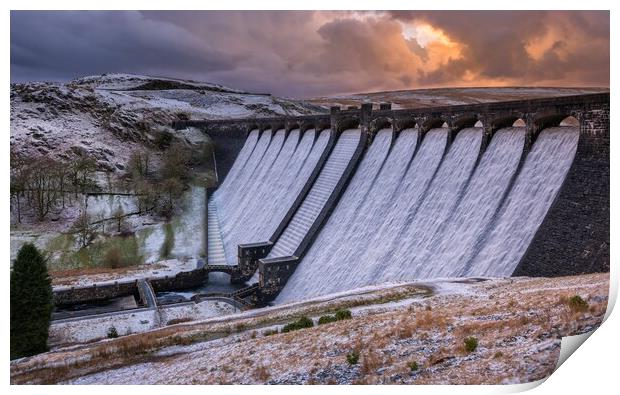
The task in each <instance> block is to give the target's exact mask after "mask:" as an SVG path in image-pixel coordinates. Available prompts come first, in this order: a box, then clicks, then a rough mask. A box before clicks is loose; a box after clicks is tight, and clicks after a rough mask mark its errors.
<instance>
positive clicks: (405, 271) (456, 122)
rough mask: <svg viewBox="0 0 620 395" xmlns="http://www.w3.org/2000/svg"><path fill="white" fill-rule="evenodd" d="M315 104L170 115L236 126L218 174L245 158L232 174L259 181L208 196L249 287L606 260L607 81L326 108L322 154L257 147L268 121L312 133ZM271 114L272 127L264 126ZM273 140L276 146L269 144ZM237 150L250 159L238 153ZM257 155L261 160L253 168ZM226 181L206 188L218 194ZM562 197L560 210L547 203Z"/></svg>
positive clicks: (298, 292)
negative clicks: (510, 94)
mask: <svg viewBox="0 0 620 395" xmlns="http://www.w3.org/2000/svg"><path fill="white" fill-rule="evenodd" d="M321 118H322V117H321V116H316V117H306V118H304V117H296V118H288V119H287V118H283V119H279V120H277V119H268V120H264V121H263V123H262V125H261V124H260V121H261V120H251V121H249V122H248V121H245V122H244V121H241V120H240V121H230V122H227V123H228V125H227V129H226V130H228V131H226V130H225V131H223V132H218V129H219V127H218V124H217V122H215V123H209V122H208V121H204V123H202V124H201V122H200V121H188V122H186V123H185V124H184V125H182V126H189V125H193V126H198V127H203V128H204V130H205V132H207V133H209V134H210V135H212V134H216V135H218V136H219V141H223V144H224V145H225V144H226V143H225V138H226V137H225V135H226V134H227V133H229V134H234V132H232V133H231V132H230V129H231V128H234V127H235V126H234V125H235V122H237V126H236V127H237V128H238V129H243V128H244V127H245V128H246V130H247V131H246V132H245V133H248V134H247V136H248V137H247V140H246V144H244V145H243V148H242V149H241V150H240V151H239V155H238V157H237V160H235V161H234V164H233V166H232V167H231V169H230V173H231V174H232V176H231V177H230V178H233V177H234V178H233V179H232V181H231V183H232V182H235V180H236V179H241V180H244V178H243V177H244V175H242V174H238V173H237V171H238V170H237V169H236V168H237V167H242V166H243V162H247V163H246V165H249V166H250V167H249V168H247V169H246V170H245V171H242V172H241V173H246V175H245V177H246V178H245V179H251V178H252V176H251V174H259V176H257V177H255V181H258V186H262V188H260V191H259V192H252V191H255V190H256V188H257V187H258V186H257V185H253V183H256V182H255V181H254V182H250V183H249V184H243V185H238V186H237V187H236V189H235V191H236V192H235V193H236V194H238V196H236V198H233V197H230V198H226V197H224V198H223V199H222V201H224V200H226V203H225V204H223V208H222V209H223V210H231V209H232V210H234V211H236V212H237V214H236V215H234V216H233V217H232V221H233V222H235V223H234V225H232V226H234V227H236V228H237V229H238V230H237V235H235V236H233V237H230V236H228V235H227V234H226V232H225V231H224V232H223V235H224V236H223V237H224V239H225V240H226V242H225V244H226V243H232V246H231V245H227V247H226V248H227V250H228V251H230V252H229V253H227V264H228V265H236V266H237V267H238V269H237V270H244V271H245V272H246V273H245V274H244V275H243V276H241V279H242V280H244V281H250V279H251V282H257V284H256V285H258V287H257V289H259V291H257V292H258V298H262V299H263V301H270V300H274V302H275V303H287V302H292V301H298V300H303V299H306V298H309V297H313V296H319V295H325V294H329V293H334V292H342V291H346V290H348V289H353V288H357V287H362V286H367V285H373V284H379V283H385V282H397V281H411V280H419V279H430V278H446V277H506V276H511V275H543V276H549V275H551V276H553V275H564V274H576V273H586V272H592V271H605V270H608V265H609V236H608V232H609V231H608V229H609V216H608V210H609V201H608V199H609V178H608V174H609V162H608V161H609V151H608V149H609V148H608V147H609V145H608V142H609V123H608V95H606V94H596V95H582V96H575V97H569V98H558V99H540V100H530V101H519V102H504V103H493V104H485V105H470V106H454V107H446V108H435V109H433V108H431V109H423V110H391V109H390V108H389V106H388V105H383V106H381V107H380V108H379V109H377V110H373V109H372V107H371V106H368V105H366V107H364V106H362V108H361V109H346V110H340V109H339V108H332V112H331V114H330V116H329V124H328V119H327V117H324V118H323V119H322V121H323V124H324V125H325V126H324V127H325V128H326V129H324V130H323V133H326V132H328V133H332V134H334V135H333V136H331V137H329V138H330V139H332V140H334V141H332V142H330V143H328V144H326V145H325V147H322V150H324V152H323V154H325V152H330V151H331V155H329V156H328V157H327V159H326V160H317V161H311V163H309V164H306V165H304V164H303V160H300V159H299V158H295V159H293V157H294V156H295V152H296V150H295V149H294V148H292V144H291V147H290V148H288V149H282V148H280V154H279V155H278V156H277V157H274V158H272V156H271V155H269V150H266V149H265V148H263V147H262V146H260V145H259V143H260V141H261V139H264V140H267V139H269V138H270V137H265V136H272V135H274V136H276V135H277V133H279V132H284V133H288V136H292V138H293V139H295V141H297V140H298V139H299V135H303V134H304V133H308V131H311V132H313V133H316V130H315V128H316V126H315V123H316V122H320V120H321ZM222 122H223V121H222ZM252 122H255V123H254V124H252ZM278 122H279V124H280V125H282V124H284V128H283V130H280V131H278V132H275V133H276V134H274V132H273V131H274V130H277V127H275V126H274V125H275V124H277V123H278ZM244 123H245V125H244ZM180 126H181V125H179V127H180ZM287 131H288V132H287ZM257 134H260V136H261V137H260V139H259V138H258V137H257ZM358 134H359V137H358ZM353 136H355V137H353ZM290 138H291V137H287V140H286V143H288V139H290ZM327 138H328V137H326V139H327ZM271 139H272V140H273V137H271ZM361 140H364V141H363V145H364V149H363V152H361V153H359V152H356V149H357V148H358V147H357V146H356V144H357V145H359V144H360V142H361ZM265 144H267V143H265ZM298 144H299V143H298ZM272 145H274V146H275V147H276V148H274V150H276V149H279V148H278V147H281V146H282V143H281V142H280V141H277V142H276V143H272V144H269V149H271V147H272ZM252 147H253V148H252ZM300 147H301V148H303V149H304V152H305V151H308V150H310V149H309V148H307V147H306V145H305V144H300V145H298V147H297V150H298V149H299V148H300ZM252 149H253V150H254V153H256V154H255V155H254V153H253V154H252V156H261V157H262V158H264V159H263V160H261V161H260V162H264V163H258V164H254V162H252V161H251V160H250V159H246V158H245V156H246V155H247V153H246V152H247V151H250V150H252ZM290 151H292V153H291V152H290ZM317 155H318V153H317ZM280 156H281V157H282V159H281V158H280ZM286 158H288V161H289V163H291V162H292V164H295V165H296V166H299V167H301V168H303V167H304V166H306V167H308V168H310V167H315V169H314V172H316V173H317V174H316V175H312V174H311V173H312V172H311V171H310V170H307V172H306V173H302V172H300V171H298V170H297V168H295V167H294V166H292V164H289V165H284V168H280V169H278V167H281V165H276V163H277V162H280V163H286V161H287V159H286ZM585 162H588V163H587V164H586V163H585ZM300 163H301V164H300ZM269 166H272V167H275V168H274V169H271V170H270V171H266V170H264V168H265V167H269ZM580 166H584V167H586V168H587V169H588V171H590V172H591V171H595V172H597V175H596V177H593V178H592V179H584V178H583V175H580V174H577V173H576V169H577V168H578V167H580ZM347 168H348V169H347ZM347 170H348V171H347ZM270 172H271V173H274V172H275V173H277V174H278V175H277V176H274V175H269V174H270ZM228 178H229V177H227V179H228ZM226 183H227V181H225V182H224V184H223V185H222V189H220V190H218V191H216V192H215V194H214V195H213V197H212V198H211V199H212V200H216V199H218V198H219V196H218V195H219V194H221V195H222V196H224V194H226V193H231V192H230V191H231V189H224V187H225V186H226ZM291 183H293V184H294V183H298V184H299V185H301V184H302V183H306V184H308V185H307V186H309V188H306V189H304V188H303V187H299V188H294V187H289V185H291ZM593 184H595V185H593ZM579 188H582V189H581V192H579V191H578V189H579ZM220 191H221V192H220ZM242 195H243V196H245V198H246V200H245V201H242V202H241V203H239V200H238V199H239V196H242ZM248 197H249V200H248ZM285 199H288V200H286V201H285ZM571 199H577V200H578V201H575V200H573V201H572V202H570V200H571ZM589 199H593V201H588V200H589ZM216 201H217V200H216ZM562 205H564V206H566V205H568V206H569V207H572V209H571V208H569V209H567V211H568V212H560V210H561V208H560V206H562ZM283 206H284V207H283ZM210 207H211V205H210ZM276 207H277V208H280V210H278V211H277V212H276V211H274V210H275V208H276ZM286 208H288V211H289V212H288V213H286V214H285V210H286ZM218 210H219V208H218ZM584 210H585V211H591V214H592V217H590V218H586V216H585V213H584V212H582V211H584ZM240 211H243V212H244V213H243V215H240V214H239V212H240ZM571 211H577V212H571ZM571 217H572V218H571ZM561 218H562V219H563V220H561ZM224 221H226V219H224ZM571 221H574V223H572V224H571ZM562 222H563V223H562ZM554 223H555V224H554ZM554 226H555V227H556V228H557V229H550V231H548V232H544V231H543V229H545V228H548V227H551V228H553V227H554ZM266 229H269V230H270V231H269V232H267V231H265V230H266ZM571 229H587V231H586V232H587V233H588V237H587V238H586V239H585V240H583V239H582V240H575V239H574V238H572V237H571V235H570V230H571ZM274 230H275V231H274ZM227 237H229V239H228V240H227ZM579 244H581V246H580V245H579ZM543 245H546V247H539V246H543ZM562 245H565V247H562ZM235 249H236V250H237V251H236V252H237V256H234V255H233V254H232V251H233V250H235ZM570 251H572V252H573V253H575V255H573V256H570V255H569V254H570ZM541 259H542V261H544V262H549V261H550V260H551V259H553V261H554V262H553V263H552V264H550V265H548V266H547V265H545V264H543V263H541V261H540V260H541ZM576 260H577V261H579V260H581V263H578V262H576Z"/></svg>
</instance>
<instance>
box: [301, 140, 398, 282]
mask: <svg viewBox="0 0 620 395" xmlns="http://www.w3.org/2000/svg"><path fill="white" fill-rule="evenodd" d="M391 142H392V131H391V130H381V131H379V132H378V133H377V136H376V137H375V139H374V141H373V143H372V145H371V146H370V148H369V149H368V152H367V153H366V155H365V157H364V159H363V160H362V162H361V163H360V165H359V167H358V169H357V170H356V172H355V175H354V176H353V178H352V180H351V182H350V183H349V185H348V187H347V190H346V192H345V193H344V194H343V196H342V197H341V198H340V203H339V204H338V206H337V207H336V209H335V210H334V212H333V213H332V214H331V215H330V217H329V219H328V221H327V223H326V224H325V226H324V228H323V230H322V231H321V232H320V234H319V236H318V237H317V239H316V240H315V241H314V242H313V243H312V247H311V248H310V250H309V251H308V253H307V254H306V255H305V257H304V259H303V260H302V263H301V264H300V265H299V266H298V267H297V269H296V270H295V273H294V275H293V276H292V277H291V279H289V284H291V287H289V289H296V290H298V291H301V290H302V289H303V288H306V287H312V284H313V280H314V279H317V278H318V276H319V275H320V274H319V273H322V274H323V275H325V274H326V272H327V271H330V269H331V268H330V262H329V258H330V256H331V255H332V253H334V252H336V253H339V250H340V249H341V247H342V243H343V242H344V240H343V237H342V236H343V235H344V234H345V233H346V230H347V229H348V228H349V226H353V225H354V223H353V222H354V220H355V218H356V213H357V212H358V210H359V206H360V205H362V203H363V202H364V201H365V200H366V198H367V194H368V191H369V189H370V188H371V186H372V184H373V183H374V182H375V179H376V177H377V175H378V174H379V171H380V170H381V166H382V164H383V162H384V160H385V158H386V157H387V155H388V152H389V150H390V145H391ZM302 292H304V291H302Z"/></svg>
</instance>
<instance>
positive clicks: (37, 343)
mask: <svg viewBox="0 0 620 395" xmlns="http://www.w3.org/2000/svg"><path fill="white" fill-rule="evenodd" d="M10 291H11V296H10V307H11V321H10V322H11V323H10V326H11V329H10V331H11V332H10V333H11V359H15V358H20V357H25V356H30V355H34V354H38V353H40V352H44V351H47V338H48V336H49V325H50V319H51V314H52V310H53V308H54V304H53V301H52V300H53V299H52V281H51V279H50V277H49V275H48V273H47V266H46V263H45V258H43V255H41V253H40V252H39V250H38V249H37V248H36V247H35V246H34V245H33V244H31V243H26V244H24V245H23V246H22V247H21V248H20V249H19V252H18V253H17V259H16V260H15V263H14V264H13V270H12V271H11V284H10Z"/></svg>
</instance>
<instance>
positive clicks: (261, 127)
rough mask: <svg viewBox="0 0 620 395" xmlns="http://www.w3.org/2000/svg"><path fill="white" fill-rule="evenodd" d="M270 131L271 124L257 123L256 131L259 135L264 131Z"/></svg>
mask: <svg viewBox="0 0 620 395" xmlns="http://www.w3.org/2000/svg"><path fill="white" fill-rule="evenodd" d="M270 129H271V122H259V123H258V130H259V132H260V134H261V135H262V134H263V132H264V131H266V130H270Z"/></svg>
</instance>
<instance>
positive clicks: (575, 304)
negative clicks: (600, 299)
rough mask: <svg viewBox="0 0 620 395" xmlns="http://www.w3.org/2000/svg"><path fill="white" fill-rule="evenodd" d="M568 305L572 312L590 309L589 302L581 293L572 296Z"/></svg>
mask: <svg viewBox="0 0 620 395" xmlns="http://www.w3.org/2000/svg"><path fill="white" fill-rule="evenodd" d="M568 307H569V308H570V310H571V311H572V312H583V311H586V310H588V302H586V301H585V300H583V298H582V297H581V296H579V295H575V296H572V297H571V298H570V299H569V300H568Z"/></svg>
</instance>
